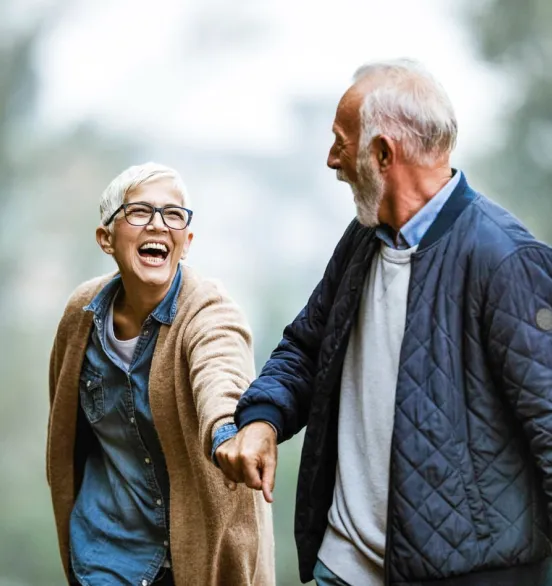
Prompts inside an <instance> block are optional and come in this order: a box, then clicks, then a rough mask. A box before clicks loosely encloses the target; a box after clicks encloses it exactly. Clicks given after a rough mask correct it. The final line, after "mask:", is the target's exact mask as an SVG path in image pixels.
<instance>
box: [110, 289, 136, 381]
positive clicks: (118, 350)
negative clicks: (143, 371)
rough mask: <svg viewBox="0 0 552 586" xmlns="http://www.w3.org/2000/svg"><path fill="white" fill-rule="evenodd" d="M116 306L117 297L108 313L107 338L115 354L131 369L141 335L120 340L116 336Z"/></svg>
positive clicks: (126, 367)
mask: <svg viewBox="0 0 552 586" xmlns="http://www.w3.org/2000/svg"><path fill="white" fill-rule="evenodd" d="M114 306H115V298H114V299H113V301H112V302H111V305H110V306H109V311H108V313H107V320H106V321H107V323H106V325H107V331H106V338H107V345H108V347H109V349H110V350H111V352H113V354H115V355H116V356H117V357H118V358H119V360H120V361H121V362H122V363H123V365H124V367H125V369H126V370H129V368H130V364H131V362H132V357H133V356H134V350H135V349H136V344H137V343H138V338H139V337H140V336H136V338H131V339H130V340H119V339H118V338H117V337H116V336H115V330H114V327H113V308H114Z"/></svg>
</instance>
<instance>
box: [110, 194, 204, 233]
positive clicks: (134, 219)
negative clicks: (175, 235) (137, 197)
mask: <svg viewBox="0 0 552 586" xmlns="http://www.w3.org/2000/svg"><path fill="white" fill-rule="evenodd" d="M121 210H123V211H124V212H125V219H126V221H127V222H128V223H129V224H130V225H131V226H147V225H148V224H149V223H150V222H153V217H154V216H155V214H156V212H159V213H160V214H161V219H162V220H163V223H164V224H165V226H167V228H171V229H172V230H184V229H185V228H187V227H188V226H189V225H190V222H191V221H192V216H193V215H194V212H192V210H189V209H187V208H182V207H180V206H172V205H169V206H164V207H162V208H156V207H155V206H152V205H151V204H149V203H145V202H141V201H139V202H133V203H124V204H123V205H121V206H119V207H118V208H117V209H116V210H115V211H114V212H113V214H111V217H110V218H109V220H107V222H104V226H109V224H111V222H113V220H114V219H115V216H116V215H117V214H118V213H119V212H120V211H121Z"/></svg>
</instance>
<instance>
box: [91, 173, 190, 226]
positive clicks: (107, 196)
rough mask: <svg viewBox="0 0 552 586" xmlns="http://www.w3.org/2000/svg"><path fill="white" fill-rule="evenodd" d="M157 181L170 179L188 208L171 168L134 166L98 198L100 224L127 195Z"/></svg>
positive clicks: (123, 201) (180, 183)
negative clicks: (150, 182)
mask: <svg viewBox="0 0 552 586" xmlns="http://www.w3.org/2000/svg"><path fill="white" fill-rule="evenodd" d="M157 179H172V180H173V185H174V188H175V189H176V190H177V191H178V192H179V193H180V194H181V195H182V205H183V206H187V207H189V206H190V197H189V195H188V192H187V190H186V187H185V186H184V182H183V181H182V177H181V176H180V174H179V173H178V171H175V170H174V169H171V167H166V166H165V165H159V164H157V163H151V162H150V163H144V164H143V165H134V166H132V167H129V168H128V169H125V170H124V171H123V172H122V173H121V174H120V175H117V177H115V179H113V181H112V182H111V183H110V184H109V185H108V186H107V188H106V189H105V191H104V192H103V193H102V195H101V197H100V217H101V221H102V224H105V222H107V220H109V218H110V217H111V216H112V215H113V214H114V213H115V210H116V209H117V208H118V207H120V206H121V205H122V204H123V203H125V199H126V197H127V195H128V193H130V192H131V191H133V190H134V189H136V188H137V187H138V186H140V185H143V184H144V183H147V182H148V181H154V180H157ZM111 226H113V224H111V225H110V227H111Z"/></svg>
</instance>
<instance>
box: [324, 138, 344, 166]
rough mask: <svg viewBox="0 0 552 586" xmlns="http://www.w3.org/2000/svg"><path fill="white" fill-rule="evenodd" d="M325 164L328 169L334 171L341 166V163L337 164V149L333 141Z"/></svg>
mask: <svg viewBox="0 0 552 586" xmlns="http://www.w3.org/2000/svg"><path fill="white" fill-rule="evenodd" d="M326 164H327V165H328V167H329V168H330V169H333V170H334V171H337V170H338V169H340V168H341V165H340V164H339V157H338V156H337V149H336V146H335V143H334V144H333V145H332V148H331V149H330V152H329V153H328V160H327V161H326Z"/></svg>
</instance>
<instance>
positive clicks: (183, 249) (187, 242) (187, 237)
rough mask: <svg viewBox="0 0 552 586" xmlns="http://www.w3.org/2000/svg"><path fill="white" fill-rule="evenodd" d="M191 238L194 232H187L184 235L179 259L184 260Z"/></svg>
mask: <svg viewBox="0 0 552 586" xmlns="http://www.w3.org/2000/svg"><path fill="white" fill-rule="evenodd" d="M193 239H194V233H193V232H188V234H187V236H186V241H185V242H184V247H183V248H182V254H181V255H180V260H185V259H186V257H187V256H188V251H189V250H190V244H191V243H192V240H193Z"/></svg>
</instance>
